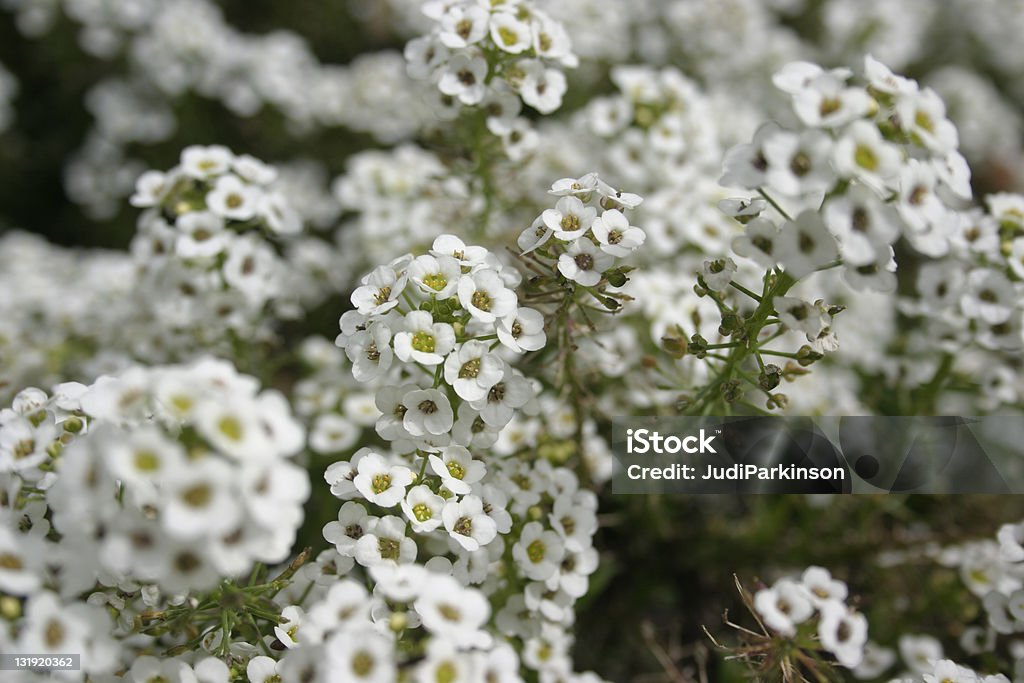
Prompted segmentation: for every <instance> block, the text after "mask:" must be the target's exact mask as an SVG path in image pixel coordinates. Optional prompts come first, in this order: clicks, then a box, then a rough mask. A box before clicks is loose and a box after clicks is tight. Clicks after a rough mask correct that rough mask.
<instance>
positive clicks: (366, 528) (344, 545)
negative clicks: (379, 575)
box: [323, 500, 378, 557]
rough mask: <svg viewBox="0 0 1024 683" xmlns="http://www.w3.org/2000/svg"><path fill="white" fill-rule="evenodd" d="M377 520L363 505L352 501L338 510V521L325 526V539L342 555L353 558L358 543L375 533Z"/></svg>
mask: <svg viewBox="0 0 1024 683" xmlns="http://www.w3.org/2000/svg"><path fill="white" fill-rule="evenodd" d="M377 519H378V518H377V517H372V516H370V515H368V514H367V512H366V508H364V507H363V506H362V505H360V504H359V503H357V502H355V501H351V500H350V501H348V502H347V503H345V504H344V505H342V506H341V509H340V510H338V519H337V521H331V522H328V523H327V524H326V525H324V530H323V533H324V539H325V540H326V541H327V542H328V543H333V544H334V547H335V548H337V549H338V552H339V553H340V554H341V555H345V556H347V557H351V556H353V555H355V552H356V542H357V541H358V540H359V539H360V538H362V537H363V536H364V535H365V534H368V533H372V532H373V530H374V528H375V527H376V526H377Z"/></svg>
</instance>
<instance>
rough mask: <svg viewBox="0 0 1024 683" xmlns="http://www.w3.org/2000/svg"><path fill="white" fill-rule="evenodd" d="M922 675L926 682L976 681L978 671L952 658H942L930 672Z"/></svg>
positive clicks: (970, 682)
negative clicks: (961, 664) (959, 663)
mask: <svg viewBox="0 0 1024 683" xmlns="http://www.w3.org/2000/svg"><path fill="white" fill-rule="evenodd" d="M921 677H922V678H923V679H924V681H925V683H975V682H976V681H977V680H978V674H977V673H975V672H974V671H972V670H971V669H968V668H967V667H965V666H960V665H958V664H957V663H956V662H954V661H953V660H951V659H940V660H939V661H937V662H935V668H934V669H933V670H932V671H931V672H930V673H926V674H923V675H922V676H921Z"/></svg>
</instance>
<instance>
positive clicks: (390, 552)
mask: <svg viewBox="0 0 1024 683" xmlns="http://www.w3.org/2000/svg"><path fill="white" fill-rule="evenodd" d="M405 524H406V523H405V520H403V519H402V518H401V517H395V516H393V515H388V516H387V517H381V518H380V519H379V520H377V523H376V524H375V525H374V527H373V531H371V532H367V533H364V534H363V535H362V536H360V537H359V540H358V541H356V547H355V558H356V562H358V563H359V564H361V565H363V566H364V567H373V566H376V565H378V564H389V563H394V564H409V563H410V562H414V561H415V560H416V542H415V541H414V540H412V539H411V538H407V537H406V535H405Z"/></svg>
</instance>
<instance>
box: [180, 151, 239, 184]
mask: <svg viewBox="0 0 1024 683" xmlns="http://www.w3.org/2000/svg"><path fill="white" fill-rule="evenodd" d="M233 160H234V155H233V154H232V153H231V150H229V149H228V148H227V147H223V146H221V145H210V146H209V147H202V146H200V145H193V146H191V147H186V148H185V149H183V150H182V151H181V170H182V172H183V173H184V174H185V175H189V176H192V177H193V178H199V179H200V180H205V179H207V178H210V177H212V176H216V175H220V174H222V173H227V172H228V170H229V169H230V168H231V162H232V161H233Z"/></svg>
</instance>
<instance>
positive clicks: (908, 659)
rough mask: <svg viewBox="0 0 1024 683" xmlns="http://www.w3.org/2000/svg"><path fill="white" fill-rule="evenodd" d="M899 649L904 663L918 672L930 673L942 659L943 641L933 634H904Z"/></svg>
mask: <svg viewBox="0 0 1024 683" xmlns="http://www.w3.org/2000/svg"><path fill="white" fill-rule="evenodd" d="M899 651H900V659H902V660H903V663H904V664H906V665H907V666H909V667H910V669H911V670H912V671H914V672H915V673H918V674H924V673H930V672H931V671H932V669H933V668H934V667H935V663H936V662H937V661H938V660H940V659H942V643H940V642H939V641H938V640H936V639H935V638H932V637H931V636H925V635H921V636H915V635H910V634H907V635H902V636H900V639H899Z"/></svg>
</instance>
